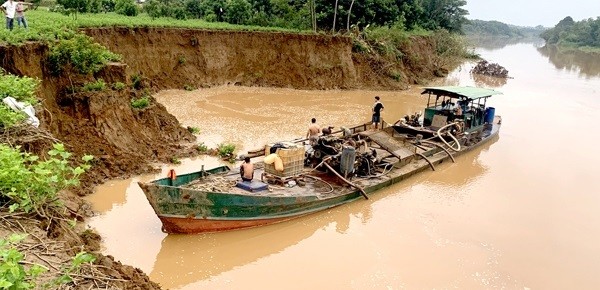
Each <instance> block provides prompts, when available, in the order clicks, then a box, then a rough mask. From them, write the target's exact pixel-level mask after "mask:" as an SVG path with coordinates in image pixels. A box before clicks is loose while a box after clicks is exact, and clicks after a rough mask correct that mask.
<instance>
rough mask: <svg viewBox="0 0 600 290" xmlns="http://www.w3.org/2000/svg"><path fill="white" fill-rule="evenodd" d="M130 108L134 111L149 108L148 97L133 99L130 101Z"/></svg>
mask: <svg viewBox="0 0 600 290" xmlns="http://www.w3.org/2000/svg"><path fill="white" fill-rule="evenodd" d="M131 106H132V107H133V108H135V109H140V110H141V109H144V108H146V107H148V106H150V98H149V97H148V96H144V97H141V98H139V99H133V100H131Z"/></svg>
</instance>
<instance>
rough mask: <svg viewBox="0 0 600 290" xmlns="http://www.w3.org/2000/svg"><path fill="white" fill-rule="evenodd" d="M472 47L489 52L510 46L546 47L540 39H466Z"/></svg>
mask: <svg viewBox="0 0 600 290" xmlns="http://www.w3.org/2000/svg"><path fill="white" fill-rule="evenodd" d="M466 40H467V42H468V43H469V44H470V45H471V46H475V47H477V48H482V49H487V50H499V49H503V48H505V47H507V46H510V45H515V44H520V43H531V44H533V45H534V46H536V47H540V46H542V45H544V40H543V39H542V38H539V37H526V38H523V37H466Z"/></svg>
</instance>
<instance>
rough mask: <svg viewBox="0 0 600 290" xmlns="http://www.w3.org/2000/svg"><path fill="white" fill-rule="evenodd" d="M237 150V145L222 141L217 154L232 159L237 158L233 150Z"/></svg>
mask: <svg viewBox="0 0 600 290" xmlns="http://www.w3.org/2000/svg"><path fill="white" fill-rule="evenodd" d="M234 151H235V145H234V144H229V143H221V144H219V146H218V147H217V155H218V156H219V157H221V158H223V159H227V160H232V159H235V156H233V152H234Z"/></svg>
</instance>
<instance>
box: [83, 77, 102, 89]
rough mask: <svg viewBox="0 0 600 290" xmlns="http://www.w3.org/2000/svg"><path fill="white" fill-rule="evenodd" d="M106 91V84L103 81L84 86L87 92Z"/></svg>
mask: <svg viewBox="0 0 600 290" xmlns="http://www.w3.org/2000/svg"><path fill="white" fill-rule="evenodd" d="M104 89H106V83H105V82H104V80H103V79H98V80H96V81H95V82H90V83H87V84H85V85H83V90H84V91H86V92H91V91H103V90H104Z"/></svg>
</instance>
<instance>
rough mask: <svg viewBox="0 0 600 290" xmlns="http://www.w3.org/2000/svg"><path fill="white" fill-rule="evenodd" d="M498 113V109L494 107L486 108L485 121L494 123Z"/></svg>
mask: <svg viewBox="0 0 600 290" xmlns="http://www.w3.org/2000/svg"><path fill="white" fill-rule="evenodd" d="M495 114H496V109H494V107H487V108H485V117H483V122H485V123H488V124H492V123H494V115H495Z"/></svg>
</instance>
